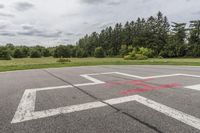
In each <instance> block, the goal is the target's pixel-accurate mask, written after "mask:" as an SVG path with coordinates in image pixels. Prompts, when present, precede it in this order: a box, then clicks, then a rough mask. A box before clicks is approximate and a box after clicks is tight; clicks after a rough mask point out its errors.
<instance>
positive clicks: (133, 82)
mask: <svg viewBox="0 0 200 133" xmlns="http://www.w3.org/2000/svg"><path fill="white" fill-rule="evenodd" d="M150 80H153V78H149V79H144V80H130V81H120V82H111V83H108V84H106V86H108V87H113V86H117V85H124V84H131V85H135V86H141V87H143V88H135V89H131V90H126V91H122V92H120V94H123V95H127V94H129V93H140V92H148V91H154V90H161V89H169V88H175V87H180V86H181V85H180V84H178V83H172V84H164V85H158V86H155V85H149V84H146V83H144V82H145V81H150Z"/></svg>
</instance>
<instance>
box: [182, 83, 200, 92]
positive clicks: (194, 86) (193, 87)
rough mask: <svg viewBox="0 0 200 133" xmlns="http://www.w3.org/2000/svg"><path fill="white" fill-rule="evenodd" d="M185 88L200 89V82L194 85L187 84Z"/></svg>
mask: <svg viewBox="0 0 200 133" xmlns="http://www.w3.org/2000/svg"><path fill="white" fill-rule="evenodd" d="M185 88H187V89H192V90H197V91H200V84H198V85H192V86H186V87H185Z"/></svg>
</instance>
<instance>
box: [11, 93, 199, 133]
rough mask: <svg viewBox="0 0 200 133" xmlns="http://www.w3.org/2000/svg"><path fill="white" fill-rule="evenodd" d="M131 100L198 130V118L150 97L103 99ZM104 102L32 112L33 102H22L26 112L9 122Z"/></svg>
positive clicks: (74, 110)
mask: <svg viewBox="0 0 200 133" xmlns="http://www.w3.org/2000/svg"><path fill="white" fill-rule="evenodd" d="M28 94H29V93H26V94H25V95H24V97H26V98H27V97H29V95H28ZM131 101H137V102H139V103H141V104H143V105H145V106H147V107H150V108H152V109H154V110H156V111H158V112H161V113H163V114H165V115H167V116H169V117H172V118H174V119H176V120H178V121H181V122H183V123H185V124H187V125H190V126H192V127H194V128H197V129H199V130H200V119H198V118H195V117H194V116H191V115H188V114H185V113H183V112H181V111H178V110H175V109H173V108H170V107H168V106H165V105H162V104H160V103H157V102H155V101H152V100H150V99H147V98H144V97H142V96H138V95H134V96H128V97H121V98H114V99H109V100H105V101H104V102H105V103H108V104H111V105H115V104H121V103H126V102H131ZM105 103H103V102H90V103H84V104H79V105H72V106H67V107H61V108H57V109H49V110H45V111H37V112H34V109H33V108H32V106H30V104H33V103H29V102H26V103H24V104H25V105H27V106H26V108H25V110H26V113H25V114H23V117H22V114H20V115H16V116H15V117H14V119H13V120H12V122H11V123H18V122H23V121H28V120H33V119H39V118H45V117H50V116H55V115H59V114H66V113H73V112H78V111H84V110H89V109H94V108H100V107H105V106H108V105H107V104H105ZM23 111H24V110H22V112H23ZM19 113H20V112H19Z"/></svg>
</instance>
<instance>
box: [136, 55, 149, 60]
mask: <svg viewBox="0 0 200 133" xmlns="http://www.w3.org/2000/svg"><path fill="white" fill-rule="evenodd" d="M134 59H135V60H147V59H148V57H147V56H145V55H142V54H136V55H135V57H134Z"/></svg>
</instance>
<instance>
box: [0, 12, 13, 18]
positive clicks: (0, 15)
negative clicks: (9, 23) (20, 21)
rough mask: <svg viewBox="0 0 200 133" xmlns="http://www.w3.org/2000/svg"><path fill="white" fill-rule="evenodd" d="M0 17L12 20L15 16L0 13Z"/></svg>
mask: <svg viewBox="0 0 200 133" xmlns="http://www.w3.org/2000/svg"><path fill="white" fill-rule="evenodd" d="M0 17H11V18H13V17H15V15H13V14H9V13H0Z"/></svg>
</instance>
